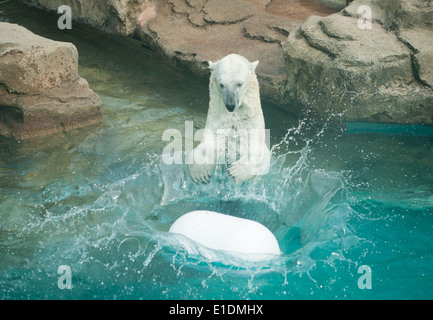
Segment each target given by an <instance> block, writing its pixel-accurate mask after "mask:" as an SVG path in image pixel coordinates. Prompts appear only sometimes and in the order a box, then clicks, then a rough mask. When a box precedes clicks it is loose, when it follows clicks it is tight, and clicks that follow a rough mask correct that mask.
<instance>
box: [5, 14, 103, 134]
mask: <svg viewBox="0 0 433 320" xmlns="http://www.w3.org/2000/svg"><path fill="white" fill-rule="evenodd" d="M101 120H102V102H101V100H100V99H99V97H98V96H97V95H96V94H95V93H94V92H93V91H92V90H91V89H90V88H89V86H88V84H87V81H86V80H85V79H83V78H81V77H80V76H79V75H78V52H77V49H76V48H75V46H74V45H73V44H71V43H65V42H58V41H53V40H49V39H46V38H43V37H40V36H38V35H35V34H33V33H32V32H30V31H29V30H27V29H25V28H24V27H21V26H19V25H16V24H11V23H6V22H1V23H0V134H1V135H3V136H6V137H12V138H15V139H27V138H31V137H35V136H40V135H45V134H51V133H54V132H58V131H64V130H69V129H73V128H78V127H82V126H86V125H90V124H93V123H96V122H99V121H101Z"/></svg>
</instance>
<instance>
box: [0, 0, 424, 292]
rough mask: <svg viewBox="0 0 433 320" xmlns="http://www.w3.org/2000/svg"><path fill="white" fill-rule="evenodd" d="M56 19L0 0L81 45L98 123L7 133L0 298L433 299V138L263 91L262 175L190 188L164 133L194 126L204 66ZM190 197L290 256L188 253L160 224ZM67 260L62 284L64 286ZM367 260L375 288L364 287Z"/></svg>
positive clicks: (35, 25)
mask: <svg viewBox="0 0 433 320" xmlns="http://www.w3.org/2000/svg"><path fill="white" fill-rule="evenodd" d="M56 19H57V17H56V16H55V15H54V16H51V15H48V14H45V13H42V12H39V11H36V10H34V9H32V10H28V9H26V8H25V7H23V6H19V5H18V4H15V3H12V2H2V3H1V4H0V20H3V21H5V20H9V21H11V22H17V23H20V24H23V25H24V26H26V27H28V28H29V29H30V30H32V31H34V32H36V33H38V34H41V35H43V36H47V37H50V38H53V39H57V40H64V41H70V42H73V43H74V44H75V45H76V46H77V48H78V50H79V52H80V75H81V76H83V77H84V78H86V79H87V80H88V82H89V84H90V86H91V87H92V89H94V90H95V91H96V92H97V93H98V94H99V95H100V96H101V99H102V101H103V102H104V105H105V106H104V121H103V123H102V124H100V125H97V126H93V127H91V128H86V129H82V130H76V131H74V132H70V133H66V134H59V135H56V136H52V137H46V138H40V139H35V140H32V141H17V142H14V141H10V140H7V139H0V146H1V147H0V176H1V179H0V299H95V298H96V299H432V298H433V249H432V245H431V243H432V240H433V193H432V191H433V160H432V158H433V139H432V137H431V136H429V135H427V134H413V130H411V129H409V130H400V131H398V132H395V128H394V127H383V126H382V127H380V128H377V127H374V128H373V129H372V128H371V127H370V129H368V130H359V127H357V129H356V130H352V129H353V126H352V127H350V126H349V127H348V129H351V130H348V131H345V130H344V126H341V123H340V122H339V119H338V116H333V117H330V118H329V119H326V120H324V121H320V122H319V121H313V120H311V119H309V118H308V117H305V118H304V117H301V118H297V117H295V116H293V115H292V114H290V113H289V112H286V111H284V110H283V109H281V108H279V107H278V106H275V105H273V104H272V103H269V102H266V101H264V102H263V109H264V115H265V120H266V124H267V127H268V128H269V129H270V133H271V145H272V151H273V156H272V165H271V169H270V172H269V174H268V175H266V176H262V177H257V178H256V179H254V180H253V181H252V182H251V183H247V184H243V185H235V184H234V183H233V182H232V181H231V180H230V179H229V178H228V177H227V175H226V174H224V172H223V171H222V170H221V171H218V172H216V174H215V176H214V177H213V178H212V180H211V182H210V183H209V184H207V185H197V184H194V183H193V182H192V181H191V180H190V179H189V177H188V176H187V175H185V174H184V173H185V171H184V168H183V166H180V165H178V166H166V165H165V166H164V165H161V163H160V157H161V153H162V149H163V148H164V146H165V145H166V144H167V142H164V141H162V133H163V132H164V130H166V129H169V128H175V129H179V130H180V131H183V128H184V124H185V121H194V125H195V127H196V129H198V128H201V127H203V125H204V123H205V118H206V112H207V103H208V92H207V91H208V89H207V85H208V84H207V79H198V78H195V77H193V76H191V75H189V74H188V73H187V72H185V71H184V70H181V69H177V68H173V67H171V66H169V65H167V64H166V63H165V62H164V61H163V60H162V59H160V58H159V57H158V56H157V55H156V54H155V53H153V52H151V51H149V50H148V49H146V48H142V47H140V46H139V45H137V43H135V42H134V41H132V40H128V39H122V38H116V37H112V36H107V35H105V34H102V33H99V32H97V31H95V30H92V29H89V28H85V27H82V26H79V25H74V26H73V29H72V30H71V31H67V32H63V31H60V30H58V29H57V28H56ZM196 209H210V210H214V211H219V212H223V213H228V214H233V215H236V216H240V217H245V218H249V219H253V220H256V221H259V222H261V223H263V224H264V225H266V226H267V227H268V228H269V229H270V230H271V231H272V232H273V233H274V234H275V235H276V237H277V239H278V242H279V244H280V247H281V250H282V251H283V254H282V255H281V256H280V257H278V258H275V259H273V260H271V261H265V262H246V261H244V260H242V259H241V258H239V257H236V256H233V255H230V254H228V253H221V252H216V251H213V252H212V251H210V250H209V249H206V248H203V247H201V246H200V245H198V244H191V248H193V249H194V250H193V252H192V253H191V252H189V251H188V252H187V251H186V250H185V248H183V247H182V246H181V245H180V243H179V242H178V240H177V238H176V237H174V236H172V235H170V234H169V233H168V232H167V231H168V229H169V227H170V225H171V223H173V222H174V221H175V220H176V219H177V218H178V217H180V216H181V215H182V214H184V213H186V212H188V211H192V210H196ZM203 253H206V254H203ZM62 265H67V266H70V268H71V282H72V288H71V289H63V290H62V289H60V288H59V286H58V280H59V278H60V276H61V275H60V274H58V268H59V266H62ZM363 265H366V266H368V267H369V268H370V270H371V273H370V274H369V275H370V276H371V289H361V288H360V287H359V286H358V281H359V279H360V277H362V276H363V275H364V273H358V269H359V267H360V266H363ZM361 282H362V281H361ZM361 287H362V285H361Z"/></svg>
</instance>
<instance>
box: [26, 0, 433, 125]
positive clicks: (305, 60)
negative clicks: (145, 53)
mask: <svg viewBox="0 0 433 320" xmlns="http://www.w3.org/2000/svg"><path fill="white" fill-rule="evenodd" d="M23 1H24V2H26V3H28V4H30V5H34V6H38V7H43V8H45V9H48V10H56V9H57V7H58V6H60V5H62V4H63V3H62V1H61V0H23ZM345 3H346V1H342V0H320V1H314V0H303V1H301V0H248V1H247V0H160V1H151V0H89V1H79V0H72V1H71V7H72V11H73V18H74V19H76V20H78V21H81V22H84V23H87V24H90V25H92V26H95V27H97V28H100V29H103V30H105V31H108V32H113V33H117V34H121V35H126V36H131V37H135V38H138V39H139V40H140V41H142V42H143V43H144V44H145V45H146V46H149V47H150V48H152V49H154V50H157V51H159V52H160V53H161V54H163V55H164V56H165V57H166V58H167V59H168V60H169V61H170V62H171V63H173V64H176V65H181V66H184V67H186V68H187V69H189V70H191V71H192V72H194V73H196V74H198V75H202V76H204V75H208V70H207V61H208V60H217V59H220V58H221V57H223V56H225V55H226V54H229V53H238V54H241V55H243V56H245V57H246V58H248V59H249V60H251V61H253V60H259V61H260V64H259V67H258V68H257V74H258V79H259V82H260V86H261V94H262V96H263V97H267V98H270V99H272V100H275V101H277V102H279V103H281V104H282V105H284V106H286V107H287V108H288V109H291V110H294V111H296V112H298V113H302V112H306V111H307V112H309V111H314V112H309V114H310V115H312V114H316V115H318V116H320V117H328V115H329V114H337V113H338V114H340V115H341V117H342V118H343V119H344V120H347V121H369V122H383V123H418V124H427V125H433V90H432V88H433V76H432V75H433V63H432V61H433V60H432V57H433V53H432V52H433V43H432V39H433V31H432V30H433V3H432V1H431V0H354V1H352V2H351V4H350V5H349V6H347V7H345ZM323 4H326V5H327V6H325V5H323ZM362 5H366V6H368V7H369V8H370V9H371V13H372V24H371V29H362V28H360V27H359V25H358V22H359V21H360V19H361V22H362V21H365V20H364V19H363V17H365V11H362V10H360V8H361V6H362ZM331 7H332V8H331ZM343 7H345V8H343Z"/></svg>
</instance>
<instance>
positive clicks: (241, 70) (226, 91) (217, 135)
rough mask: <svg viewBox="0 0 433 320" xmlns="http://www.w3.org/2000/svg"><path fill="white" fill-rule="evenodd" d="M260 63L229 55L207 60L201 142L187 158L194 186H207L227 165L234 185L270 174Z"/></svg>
mask: <svg viewBox="0 0 433 320" xmlns="http://www.w3.org/2000/svg"><path fill="white" fill-rule="evenodd" d="M257 65H258V61H255V62H249V61H248V60H247V59H246V58H244V57H242V56H240V55H237V54H229V55H227V56H226V57H224V58H222V59H221V60H219V61H217V62H212V61H209V69H210V70H211V75H210V81H209V93H210V94H209V95H210V101H209V109H208V114H207V119H206V125H205V128H204V130H203V138H202V140H201V143H200V144H199V145H198V146H197V147H196V148H195V149H193V150H192V151H191V153H190V154H189V155H188V169H189V173H190V176H191V178H192V180H193V181H194V182H199V183H207V182H208V181H209V179H210V176H211V174H212V172H213V171H214V169H215V167H216V165H217V164H225V165H227V167H228V169H227V173H228V174H229V176H230V177H232V178H233V179H234V180H235V182H236V183H241V182H244V181H247V180H249V179H250V178H252V177H254V176H256V175H263V174H266V173H267V172H268V170H269V161H270V151H269V147H268V145H269V134H267V133H268V130H265V121H264V118H263V112H262V107H261V103H260V93H259V84H258V81H257V77H256V74H255V69H256V67H257Z"/></svg>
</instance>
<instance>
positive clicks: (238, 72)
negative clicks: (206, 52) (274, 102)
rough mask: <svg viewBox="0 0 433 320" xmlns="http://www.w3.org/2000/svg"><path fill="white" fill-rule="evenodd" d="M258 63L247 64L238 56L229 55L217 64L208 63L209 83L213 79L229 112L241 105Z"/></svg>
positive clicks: (247, 62)
mask: <svg viewBox="0 0 433 320" xmlns="http://www.w3.org/2000/svg"><path fill="white" fill-rule="evenodd" d="M258 63H259V62H258V61H255V62H249V61H248V60H247V59H245V58H244V57H242V56H240V55H238V54H229V55H228V56H225V57H224V58H222V59H221V60H219V61H217V62H212V61H209V69H210V70H211V72H212V73H211V81H212V77H213V79H214V80H215V82H216V85H217V87H218V89H217V90H219V92H220V94H221V96H222V100H223V102H224V105H225V107H226V108H227V110H228V111H229V112H233V111H235V110H236V109H237V108H239V106H240V105H241V104H242V97H243V96H244V94H245V92H246V91H247V89H248V86H249V84H250V79H251V78H252V76H253V75H254V71H255V70H256V67H257V65H258ZM254 78H255V75H254Z"/></svg>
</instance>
